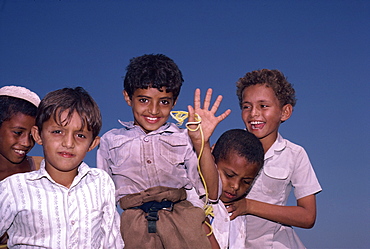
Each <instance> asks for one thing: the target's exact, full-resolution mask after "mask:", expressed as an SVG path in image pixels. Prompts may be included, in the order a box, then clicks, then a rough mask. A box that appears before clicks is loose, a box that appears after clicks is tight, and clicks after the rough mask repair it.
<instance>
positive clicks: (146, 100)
mask: <svg viewBox="0 0 370 249" xmlns="http://www.w3.org/2000/svg"><path fill="white" fill-rule="evenodd" d="M162 90H163V91H162V92H161V91H159V90H158V89H157V88H151V87H149V88H148V89H136V90H135V92H134V94H133V95H132V97H131V99H130V97H129V96H128V94H127V92H126V91H123V95H124V97H125V100H126V102H127V104H128V105H129V106H131V108H132V113H133V114H134V123H135V125H139V126H140V127H141V128H142V129H143V131H144V132H145V133H149V132H151V131H154V130H157V129H158V128H159V127H161V126H162V125H163V124H164V123H166V122H167V120H168V117H169V116H170V112H171V110H172V108H173V107H174V105H175V101H174V98H173V93H172V92H168V93H167V92H166V89H165V88H162Z"/></svg>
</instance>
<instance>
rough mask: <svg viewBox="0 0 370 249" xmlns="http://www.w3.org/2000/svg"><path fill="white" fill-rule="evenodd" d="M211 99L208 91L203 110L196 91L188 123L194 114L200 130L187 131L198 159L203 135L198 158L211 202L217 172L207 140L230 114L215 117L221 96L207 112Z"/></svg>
mask: <svg viewBox="0 0 370 249" xmlns="http://www.w3.org/2000/svg"><path fill="white" fill-rule="evenodd" d="M211 97H212V89H208V91H207V93H206V97H205V99H204V104H203V108H201V106H200V90H199V89H196V90H195V94H194V107H192V106H188V111H189V122H194V121H195V113H197V114H198V115H199V116H200V117H201V120H202V121H201V124H200V129H198V130H196V131H191V130H189V136H190V139H191V140H192V143H193V146H194V149H195V151H196V153H197V155H198V157H199V154H200V153H201V147H202V133H203V141H204V143H203V146H204V147H203V152H202V154H201V157H200V168H201V173H202V175H203V177H204V180H205V182H206V184H207V188H208V193H209V198H210V199H213V200H217V199H218V179H219V177H218V171H217V168H216V166H215V162H214V159H213V156H212V153H211V146H210V142H209V139H210V137H211V135H212V133H213V131H214V130H215V128H216V126H217V125H218V124H219V123H220V122H221V121H222V120H224V119H225V118H226V117H227V116H228V115H229V114H230V112H231V110H230V109H229V110H226V111H225V112H224V113H222V114H221V115H219V116H217V117H216V116H215V113H216V111H217V110H218V107H219V106H220V103H221V101H222V96H221V95H220V96H218V97H217V99H216V101H215V103H214V104H213V106H212V108H211V110H209V107H210V102H211ZM189 128H190V129H192V130H193V129H196V128H197V125H189Z"/></svg>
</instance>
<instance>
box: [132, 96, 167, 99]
mask: <svg viewBox="0 0 370 249" xmlns="http://www.w3.org/2000/svg"><path fill="white" fill-rule="evenodd" d="M137 98H147V99H152V97H149V96H146V95H137ZM159 99H173V97H172V98H171V97H162V98H159Z"/></svg>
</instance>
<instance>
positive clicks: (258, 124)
mask: <svg viewBox="0 0 370 249" xmlns="http://www.w3.org/2000/svg"><path fill="white" fill-rule="evenodd" d="M250 124H251V127H252V129H253V130H259V129H262V128H263V127H264V126H265V122H262V121H251V122H250Z"/></svg>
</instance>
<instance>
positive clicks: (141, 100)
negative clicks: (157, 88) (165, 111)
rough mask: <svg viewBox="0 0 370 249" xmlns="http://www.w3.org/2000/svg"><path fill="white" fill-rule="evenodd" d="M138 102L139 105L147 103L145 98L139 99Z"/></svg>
mask: <svg viewBox="0 0 370 249" xmlns="http://www.w3.org/2000/svg"><path fill="white" fill-rule="evenodd" d="M139 102H140V103H147V102H148V99H146V98H140V99H139Z"/></svg>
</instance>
